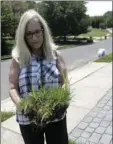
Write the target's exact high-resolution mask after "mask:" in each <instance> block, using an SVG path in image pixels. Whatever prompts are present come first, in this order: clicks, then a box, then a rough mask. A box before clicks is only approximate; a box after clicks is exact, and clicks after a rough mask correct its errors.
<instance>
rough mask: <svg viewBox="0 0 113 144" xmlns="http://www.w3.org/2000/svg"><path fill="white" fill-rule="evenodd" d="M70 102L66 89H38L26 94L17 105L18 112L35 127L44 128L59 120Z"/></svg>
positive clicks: (68, 92)
mask: <svg viewBox="0 0 113 144" xmlns="http://www.w3.org/2000/svg"><path fill="white" fill-rule="evenodd" d="M70 100H71V97H70V91H69V89H68V88H67V87H65V88H61V87H57V88H40V90H37V91H34V90H33V88H32V92H31V93H29V94H28V96H26V97H25V98H23V99H22V100H21V102H20V103H19V105H18V108H19V110H21V111H23V113H26V116H28V117H29V119H30V120H31V121H32V122H33V123H35V124H36V125H37V126H41V127H43V126H45V125H46V124H47V123H48V122H50V121H52V120H54V119H55V118H60V117H61V116H62V114H63V113H64V112H65V111H66V109H67V108H68V106H69V102H70Z"/></svg>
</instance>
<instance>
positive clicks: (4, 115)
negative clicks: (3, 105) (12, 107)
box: [0, 111, 15, 122]
mask: <svg viewBox="0 0 113 144" xmlns="http://www.w3.org/2000/svg"><path fill="white" fill-rule="evenodd" d="M13 115H15V113H14V112H3V111H2V112H1V113H0V116H1V122H3V121H5V120H7V119H8V118H10V117H12V116H13Z"/></svg>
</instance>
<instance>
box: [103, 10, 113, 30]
mask: <svg viewBox="0 0 113 144" xmlns="http://www.w3.org/2000/svg"><path fill="white" fill-rule="evenodd" d="M112 16H113V11H108V12H106V13H105V14H104V15H103V18H104V23H105V24H106V26H107V27H113V17H112Z"/></svg>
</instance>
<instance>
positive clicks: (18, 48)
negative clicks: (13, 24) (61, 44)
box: [12, 9, 57, 67]
mask: <svg viewBox="0 0 113 144" xmlns="http://www.w3.org/2000/svg"><path fill="white" fill-rule="evenodd" d="M34 17H37V18H38V20H39V22H40V23H41V25H42V27H43V29H44V41H43V52H44V56H45V58H46V59H54V58H55V55H54V50H55V49H56V48H57V46H56V45H55V43H54V41H53V39H52V36H51V32H50V29H49V27H48V25H47V22H46V21H45V20H44V19H43V18H42V16H41V15H40V14H39V13H38V12H37V11H35V10H32V9H31V10H28V11H26V12H25V13H24V14H23V15H22V16H21V19H20V22H19V25H18V28H17V31H16V45H15V47H14V49H13V50H12V57H16V58H18V59H19V65H20V67H24V66H25V65H28V64H30V62H31V53H30V51H29V49H28V46H27V44H26V42H25V39H24V35H25V28H26V25H27V23H28V22H29V20H31V19H32V18H34Z"/></svg>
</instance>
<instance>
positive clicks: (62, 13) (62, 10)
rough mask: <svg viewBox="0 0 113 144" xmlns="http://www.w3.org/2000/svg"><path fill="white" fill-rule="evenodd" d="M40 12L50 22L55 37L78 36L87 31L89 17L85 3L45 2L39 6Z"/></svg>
mask: <svg viewBox="0 0 113 144" xmlns="http://www.w3.org/2000/svg"><path fill="white" fill-rule="evenodd" d="M37 6H38V9H39V12H40V13H41V14H42V15H43V16H44V18H45V19H46V21H47V22H48V24H49V26H50V28H51V30H52V32H53V35H54V36H62V35H63V36H64V41H65V40H66V35H67V34H74V35H78V34H81V33H83V32H86V31H87V28H88V26H89V19H88V16H87V15H86V14H85V12H86V7H85V2H84V1H80V2H77V1H75V2H72V1H71V2H68V1H54V2H52V1H44V2H41V3H39V4H37Z"/></svg>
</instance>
